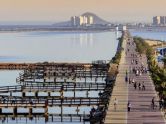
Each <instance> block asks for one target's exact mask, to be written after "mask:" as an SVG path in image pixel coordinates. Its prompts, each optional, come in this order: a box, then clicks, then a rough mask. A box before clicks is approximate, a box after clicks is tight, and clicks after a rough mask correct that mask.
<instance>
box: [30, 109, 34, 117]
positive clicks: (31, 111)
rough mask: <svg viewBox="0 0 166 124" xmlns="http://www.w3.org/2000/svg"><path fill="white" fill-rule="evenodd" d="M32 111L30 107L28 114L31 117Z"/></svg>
mask: <svg viewBox="0 0 166 124" xmlns="http://www.w3.org/2000/svg"><path fill="white" fill-rule="evenodd" d="M32 113H33V110H32V107H30V108H29V116H30V117H31V116H32Z"/></svg>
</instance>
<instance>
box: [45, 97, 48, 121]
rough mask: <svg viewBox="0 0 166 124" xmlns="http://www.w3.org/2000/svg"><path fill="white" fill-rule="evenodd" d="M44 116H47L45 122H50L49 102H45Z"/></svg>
mask: <svg viewBox="0 0 166 124" xmlns="http://www.w3.org/2000/svg"><path fill="white" fill-rule="evenodd" d="M44 116H45V122H48V100H46V101H45V109H44Z"/></svg>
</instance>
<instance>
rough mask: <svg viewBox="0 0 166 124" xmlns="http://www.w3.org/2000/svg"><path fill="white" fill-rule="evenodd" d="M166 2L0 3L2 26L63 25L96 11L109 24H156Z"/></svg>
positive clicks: (77, 0) (36, 0) (70, 0)
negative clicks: (10, 24) (15, 23)
mask: <svg viewBox="0 0 166 124" xmlns="http://www.w3.org/2000/svg"><path fill="white" fill-rule="evenodd" d="M165 5H166V0H146V1H145V0H102V1H99V0H0V23H8V22H9V23H10V22H60V21H67V20H70V17H71V16H79V15H81V14H83V13H85V12H92V13H95V14H96V15H98V16H99V17H101V18H103V19H105V20H107V21H109V22H152V18H153V16H165V15H166V13H165V12H166V7H165Z"/></svg>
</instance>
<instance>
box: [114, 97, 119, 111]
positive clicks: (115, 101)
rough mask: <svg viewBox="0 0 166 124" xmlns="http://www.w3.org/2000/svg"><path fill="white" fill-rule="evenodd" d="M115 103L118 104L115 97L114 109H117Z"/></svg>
mask: <svg viewBox="0 0 166 124" xmlns="http://www.w3.org/2000/svg"><path fill="white" fill-rule="evenodd" d="M117 105H118V100H117V99H116V98H115V99H114V110H115V111H116V110H117Z"/></svg>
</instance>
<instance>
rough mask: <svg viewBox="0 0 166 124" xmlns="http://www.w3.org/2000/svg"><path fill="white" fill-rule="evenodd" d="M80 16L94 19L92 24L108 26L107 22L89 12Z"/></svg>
mask: <svg viewBox="0 0 166 124" xmlns="http://www.w3.org/2000/svg"><path fill="white" fill-rule="evenodd" d="M82 16H87V17H88V16H92V17H93V19H94V24H103V25H104V24H109V22H107V21H105V20H103V19H102V18H100V17H98V16H97V15H96V14H94V13H91V12H86V13H84V14H82Z"/></svg>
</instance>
